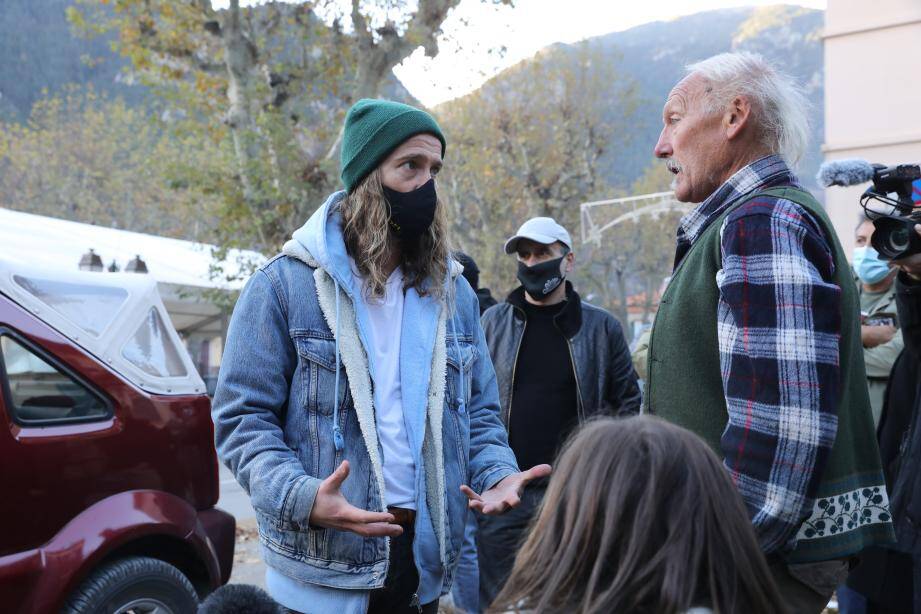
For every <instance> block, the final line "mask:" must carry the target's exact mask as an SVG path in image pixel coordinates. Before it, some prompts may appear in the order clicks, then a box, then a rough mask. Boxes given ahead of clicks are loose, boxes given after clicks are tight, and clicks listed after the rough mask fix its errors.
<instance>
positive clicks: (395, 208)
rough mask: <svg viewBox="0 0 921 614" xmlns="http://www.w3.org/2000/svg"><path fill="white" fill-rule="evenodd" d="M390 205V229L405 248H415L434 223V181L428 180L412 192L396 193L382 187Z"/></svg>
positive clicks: (436, 197)
mask: <svg viewBox="0 0 921 614" xmlns="http://www.w3.org/2000/svg"><path fill="white" fill-rule="evenodd" d="M384 197H385V198H386V199H387V203H388V204H389V205H390V227H391V228H392V229H393V231H394V232H395V233H396V235H397V237H398V238H399V239H400V242H401V243H402V244H403V245H405V246H415V245H416V244H417V243H418V242H419V238H420V237H421V236H422V235H423V234H425V233H426V232H428V229H429V228H430V227H431V226H432V222H433V221H435V207H436V206H437V204H438V194H437V193H436V192H435V180H434V179H429V180H428V182H426V183H425V184H424V185H422V186H420V187H418V188H416V189H415V190H413V191H412V192H397V191H396V190H391V189H390V188H388V187H387V186H384Z"/></svg>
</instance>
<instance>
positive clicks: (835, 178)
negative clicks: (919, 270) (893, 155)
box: [817, 160, 921, 260]
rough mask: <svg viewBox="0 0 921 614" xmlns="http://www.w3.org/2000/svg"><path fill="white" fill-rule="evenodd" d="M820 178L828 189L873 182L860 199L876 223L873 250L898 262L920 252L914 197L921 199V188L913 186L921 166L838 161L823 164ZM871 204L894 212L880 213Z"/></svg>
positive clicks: (920, 220) (920, 209) (920, 212)
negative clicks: (881, 205) (876, 203)
mask: <svg viewBox="0 0 921 614" xmlns="http://www.w3.org/2000/svg"><path fill="white" fill-rule="evenodd" d="M817 179H818V180H819V183H821V184H822V185H824V186H826V187H828V186H832V185H843V186H848V185H855V184H858V183H865V182H867V181H872V182H873V185H871V186H870V187H869V188H867V189H866V191H865V192H864V193H863V194H862V195H861V197H860V206H861V207H863V210H864V211H865V212H866V214H867V217H868V218H870V219H871V220H873V226H874V227H875V230H874V232H873V239H872V240H871V243H872V244H873V248H874V249H875V250H876V251H877V252H879V255H880V257H881V258H883V259H885V260H898V259H901V258H905V257H907V256H912V255H914V254H918V253H921V236H918V233H916V232H915V228H914V227H915V224H921V202H918V201H916V200H915V195H917V197H918V198H921V187H916V186H915V185H914V183H915V182H917V181H919V180H921V166H919V165H917V164H899V165H896V166H885V165H883V164H870V163H869V162H866V161H865V160H836V161H834V162H827V163H825V164H823V165H822V167H821V168H820V169H819V174H818V176H817ZM892 195H895V198H893V196H892ZM872 201H876V202H879V203H883V204H884V205H887V206H889V207H891V209H889V210H888V211H886V212H883V211H880V210H879V209H878V208H877V206H874V205H873V203H872Z"/></svg>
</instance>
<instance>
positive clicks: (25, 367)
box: [0, 335, 111, 426]
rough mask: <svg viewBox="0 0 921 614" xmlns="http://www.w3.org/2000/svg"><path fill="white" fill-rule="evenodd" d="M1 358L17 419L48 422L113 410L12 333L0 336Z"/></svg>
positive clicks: (101, 414)
mask: <svg viewBox="0 0 921 614" xmlns="http://www.w3.org/2000/svg"><path fill="white" fill-rule="evenodd" d="M0 359H2V367H3V369H2V370H0V374H3V373H5V374H6V388H7V390H8V391H9V397H10V398H9V401H10V406H11V412H12V414H13V415H12V417H13V419H14V420H16V422H19V423H22V424H27V425H29V426H34V425H48V424H55V423H60V422H76V421H81V422H82V421H85V420H91V419H94V418H107V417H108V416H109V415H110V414H111V412H110V411H109V407H108V406H107V405H106V403H105V402H103V401H102V399H100V398H99V396H97V395H96V394H94V393H92V392H90V390H89V389H88V388H86V387H85V386H84V385H83V384H81V383H79V382H78V381H76V380H75V379H74V378H72V377H71V376H69V375H67V374H66V373H64V372H63V371H61V370H59V369H58V368H57V367H55V366H54V365H52V364H51V363H49V362H47V361H46V360H45V359H43V358H41V357H40V356H38V355H37V354H36V353H34V352H33V351H31V350H30V349H29V348H27V347H26V346H24V345H23V344H21V343H19V342H18V341H16V340H15V339H13V338H12V337H9V336H6V335H3V336H0Z"/></svg>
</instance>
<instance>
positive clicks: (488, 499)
mask: <svg viewBox="0 0 921 614" xmlns="http://www.w3.org/2000/svg"><path fill="white" fill-rule="evenodd" d="M551 471H552V469H551V468H550V465H535V466H533V467H531V468H530V469H528V470H527V471H522V472H521V473H513V474H512V475H509V476H506V477H504V478H502V480H500V481H499V483H498V484H496V485H495V486H493V487H492V488H490V489H489V490H487V491H486V492H484V493H483V494H482V495H478V494H476V493H475V492H474V491H473V489H472V488H470V487H469V486H467V485H463V486H461V487H460V488H461V492H463V493H464V494H465V495H467V499H468V501H467V507H469V508H470V509H472V510H477V511H478V512H480V513H482V514H488V515H494V514H501V513H503V512H505V511H506V510H508V509H509V508H512V507H516V506H517V505H518V504H519V503H520V502H521V493H522V492H523V491H524V487H525V485H527V483H528V482H530V481H531V480H533V479H536V478H542V477H544V476H547V475H550V472H551Z"/></svg>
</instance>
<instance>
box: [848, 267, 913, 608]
mask: <svg viewBox="0 0 921 614" xmlns="http://www.w3.org/2000/svg"><path fill="white" fill-rule="evenodd" d="M896 306H897V308H898V312H899V323H900V325H901V332H902V338H903V339H904V341H905V349H904V350H902V353H901V354H900V355H899V358H898V359H897V360H896V361H895V365H893V367H892V373H891V374H890V376H889V386H888V387H887V388H886V402H885V405H884V406H883V414H882V418H881V419H880V423H879V429H878V431H877V435H878V437H879V453H880V458H881V459H882V463H883V471H884V473H885V474H886V485H887V487H888V490H889V508H890V509H889V511H890V512H892V524H893V526H894V527H895V533H896V538H897V542H896V544H895V545H894V546H892V547H891V549H886V548H868V549H866V550H864V551H863V552H862V553H861V554H860V564H859V565H858V566H857V567H856V568H855V569H854V570H853V571H852V572H851V575H850V577H849V578H848V581H847V584H848V586H850V587H851V588H853V589H855V590H857V591H858V592H860V593H861V594H863V595H864V596H866V597H867V598H868V599H869V600H870V601H871V603H873V604H874V606H875V607H876V608H877V609H879V610H880V611H886V612H893V613H894V614H896V613H899V612H911V611H913V610H914V611H915V612H921V595H919V594H917V592H918V591H921V586H916V587H915V588H914V591H913V590H912V584H913V581H914V582H917V577H918V576H916V577H915V578H913V577H912V569H913V567H914V565H916V564H917V563H915V562H914V561H917V560H918V559H921V471H919V469H918V468H919V467H921V282H913V281H912V280H910V279H909V278H907V277H906V276H905V275H904V273H900V274H899V277H898V280H897V281H896ZM913 602H914V603H913Z"/></svg>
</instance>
